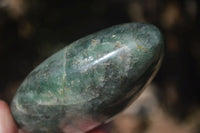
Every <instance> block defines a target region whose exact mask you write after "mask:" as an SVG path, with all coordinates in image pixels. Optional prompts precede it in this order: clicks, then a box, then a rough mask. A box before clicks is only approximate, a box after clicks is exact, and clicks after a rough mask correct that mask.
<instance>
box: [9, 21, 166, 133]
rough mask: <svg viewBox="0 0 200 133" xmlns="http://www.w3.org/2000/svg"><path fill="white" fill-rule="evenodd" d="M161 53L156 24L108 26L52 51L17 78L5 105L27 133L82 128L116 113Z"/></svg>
mask: <svg viewBox="0 0 200 133" xmlns="http://www.w3.org/2000/svg"><path fill="white" fill-rule="evenodd" d="M162 54H163V40H162V35H161V33H160V31H159V29H158V28H156V27H155V26H153V25H150V24H143V23H129V24H123V25H117V26H113V27H111V28H108V29H105V30H102V31H99V32H97V33H94V34H91V35H89V36H86V37H84V38H82V39H79V40H77V41H75V42H73V43H72V44H71V45H69V46H67V47H65V48H63V49H62V50H60V51H58V52H57V53H55V54H54V55H52V56H51V57H49V58H48V59H47V60H45V61H44V62H43V63H41V64H40V65H39V66H38V67H37V68H35V69H34V70H33V71H32V72H31V73H30V74H29V75H28V76H27V77H26V79H25V80H24V81H23V83H22V84H21V86H20V87H19V89H18V91H17V93H16V95H15V97H14V98H13V101H12V105H11V109H12V114H13V116H14V118H15V120H16V121H17V123H18V124H19V126H20V127H22V128H24V129H25V130H27V131H29V132H31V133H59V132H61V130H65V132H69V133H73V132H74V133H76V132H85V131H88V130H90V129H92V128H94V127H96V126H98V125H99V124H101V123H103V122H105V121H106V120H108V119H109V118H111V117H113V116H114V115H116V114H117V113H119V112H120V111H121V110H122V109H124V108H125V107H126V105H127V104H128V103H129V102H130V100H131V99H135V98H136V97H137V96H138V94H140V92H141V90H142V89H143V88H144V86H145V85H146V84H147V83H149V82H150V81H151V80H152V78H153V76H154V75H155V73H156V72H157V70H158V68H159V65H160V62H161V59H162Z"/></svg>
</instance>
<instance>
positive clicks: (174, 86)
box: [0, 0, 200, 133]
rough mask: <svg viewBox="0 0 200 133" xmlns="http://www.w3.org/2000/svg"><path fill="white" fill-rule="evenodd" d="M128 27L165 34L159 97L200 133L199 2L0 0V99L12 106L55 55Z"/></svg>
mask: <svg viewBox="0 0 200 133" xmlns="http://www.w3.org/2000/svg"><path fill="white" fill-rule="evenodd" d="M126 22H147V23H152V24H154V25H156V26H157V27H159V28H160V29H161V31H162V32H163V34H164V37H165V42H166V53H165V59H164V62H163V65H162V67H161V69H160V71H159V73H158V75H157V76H156V78H155V80H154V81H153V83H154V84H155V85H156V86H157V87H156V88H157V89H156V91H155V94H156V98H157V100H158V101H159V105H160V108H162V109H163V110H164V112H166V113H167V115H168V116H170V117H173V118H174V119H175V120H176V121H187V120H188V118H191V117H192V118H196V119H194V120H190V121H193V124H192V125H193V126H192V127H195V129H194V131H193V130H192V132H194V133H200V86H199V82H200V1H199V0H79V1H78V0H58V1H55V0H0V61H1V63H0V99H3V100H5V101H7V102H8V103H10V101H11V100H12V97H13V95H14V93H15V91H16V89H17V88H18V86H19V85H20V83H21V82H22V81H23V79H24V78H25V76H26V75H27V74H28V73H29V72H30V71H31V70H32V69H33V68H34V67H35V66H37V65H38V64H39V63H41V62H42V61H43V60H44V59H46V58H47V57H48V56H50V55H51V54H53V53H54V52H56V51H57V50H59V49H61V48H63V47H64V46H66V45H68V44H70V43H71V42H73V41H75V40H77V39H79V38H80V37H83V36H86V35H88V34H90V33H93V32H96V31H98V30H101V29H103V28H107V27H109V26H113V25H116V24H121V23H126ZM194 112H195V113H194ZM196 114H198V115H196ZM193 115H194V116H193ZM197 116H198V117H197ZM194 125H196V126H194ZM116 132H117V131H116ZM141 132H142V131H141ZM120 133H121V132H120ZM124 133H125V132H124ZM126 133H127V132H126ZM135 133H136V132H135ZM186 133H187V132H186Z"/></svg>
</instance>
